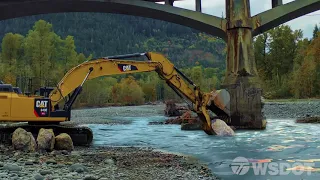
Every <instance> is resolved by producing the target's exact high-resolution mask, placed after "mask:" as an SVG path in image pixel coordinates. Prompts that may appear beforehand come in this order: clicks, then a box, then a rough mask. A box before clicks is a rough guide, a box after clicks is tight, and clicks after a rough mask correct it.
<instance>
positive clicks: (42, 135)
mask: <svg viewBox="0 0 320 180" xmlns="http://www.w3.org/2000/svg"><path fill="white" fill-rule="evenodd" d="M37 143H38V149H39V150H46V151H52V150H53V148H54V144H55V136H54V132H53V130H52V129H44V128H41V129H40V130H39V134H38V137H37Z"/></svg>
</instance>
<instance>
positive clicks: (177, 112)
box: [164, 100, 188, 117]
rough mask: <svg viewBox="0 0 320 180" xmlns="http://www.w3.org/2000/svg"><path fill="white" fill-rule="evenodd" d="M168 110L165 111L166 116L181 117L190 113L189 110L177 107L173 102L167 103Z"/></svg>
mask: <svg viewBox="0 0 320 180" xmlns="http://www.w3.org/2000/svg"><path fill="white" fill-rule="evenodd" d="M165 104H166V109H165V110H164V114H165V116H169V117H171V116H181V115H182V114H183V113H184V112H186V111H188V108H186V107H184V106H177V105H176V103H175V102H174V101H173V100H169V101H166V102H165Z"/></svg>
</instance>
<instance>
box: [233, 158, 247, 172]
mask: <svg viewBox="0 0 320 180" xmlns="http://www.w3.org/2000/svg"><path fill="white" fill-rule="evenodd" d="M230 166H231V169H232V172H233V173H235V174H238V175H244V174H246V173H247V172H248V171H249V169H250V164H249V161H248V160H247V159H246V158H244V157H237V158H235V159H234V160H233V161H232V163H231V165H230Z"/></svg>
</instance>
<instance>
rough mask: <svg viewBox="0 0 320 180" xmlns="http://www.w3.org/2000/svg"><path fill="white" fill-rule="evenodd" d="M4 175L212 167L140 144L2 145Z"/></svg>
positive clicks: (191, 173) (99, 175) (120, 174)
mask: <svg viewBox="0 0 320 180" xmlns="http://www.w3.org/2000/svg"><path fill="white" fill-rule="evenodd" d="M0 179H16V180H20V179H21V180H29V179H30V180H31V179H32V180H34V179H36V180H44V179H46V180H49V179H50V180H70V179H83V180H95V179H99V180H106V179H124V180H125V179H128V180H129V179H130V180H131V179H136V180H139V179H141V180H142V179H143V180H144V179H161V180H163V179H168V180H169V179H204V180H213V179H217V178H216V177H214V176H213V175H212V174H211V172H210V170H209V169H208V168H207V167H206V166H204V165H203V164H200V163H199V162H197V160H195V159H193V158H191V157H187V156H181V155H175V154H168V153H164V152H161V151H156V150H154V149H151V148H139V147H95V148H84V147H75V150H74V151H71V152H68V151H52V152H48V153H39V152H35V153H23V152H21V151H14V150H13V149H12V148H11V147H8V146H6V147H4V146H0Z"/></svg>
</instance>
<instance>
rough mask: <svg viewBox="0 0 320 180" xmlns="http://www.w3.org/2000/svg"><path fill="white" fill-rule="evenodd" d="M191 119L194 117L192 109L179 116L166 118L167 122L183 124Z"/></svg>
mask: <svg viewBox="0 0 320 180" xmlns="http://www.w3.org/2000/svg"><path fill="white" fill-rule="evenodd" d="M190 119H192V117H191V111H186V112H185V113H183V114H182V115H181V116H179V117H176V118H172V119H168V120H166V121H165V124H182V123H183V122H188V121H189V120H190Z"/></svg>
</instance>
